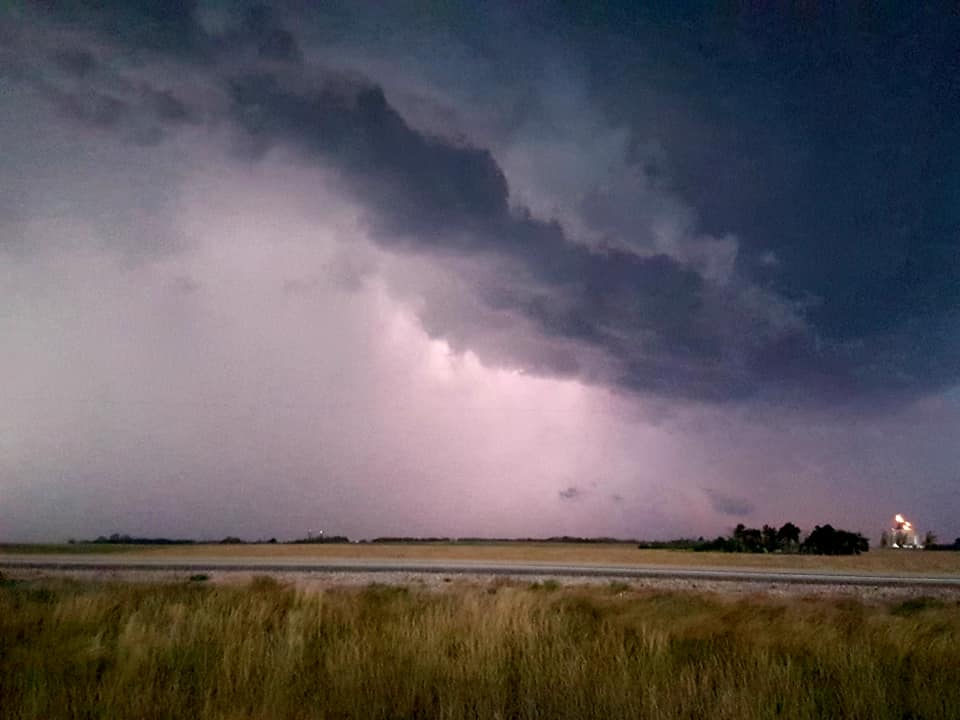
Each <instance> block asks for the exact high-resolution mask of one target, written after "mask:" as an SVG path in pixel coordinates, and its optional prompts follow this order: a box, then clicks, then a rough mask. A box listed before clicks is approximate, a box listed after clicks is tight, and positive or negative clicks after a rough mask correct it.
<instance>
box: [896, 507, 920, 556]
mask: <svg viewBox="0 0 960 720" xmlns="http://www.w3.org/2000/svg"><path fill="white" fill-rule="evenodd" d="M890 547H892V548H908V549H921V548H923V545H922V544H921V543H920V537H919V536H918V535H917V531H916V530H915V529H914V527H913V523H911V522H910V521H909V520H907V519H906V518H905V517H904V516H903V515H901V514H900V513H897V514H896V515H895V516H894V518H893V527H892V528H890Z"/></svg>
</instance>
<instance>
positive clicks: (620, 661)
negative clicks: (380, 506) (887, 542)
mask: <svg viewBox="0 0 960 720" xmlns="http://www.w3.org/2000/svg"><path fill="white" fill-rule="evenodd" d="M957 708H960V604H958V603H957V602H956V601H949V602H947V601H935V600H930V599H927V600H923V599H913V600H909V601H906V602H901V603H899V604H893V605H879V604H876V605H871V604H863V603H860V602H856V601H851V600H846V599H844V600H840V599H835V600H829V599H812V598H811V599H799V598H794V599H791V600H784V599H774V598H770V597H762V596H756V597H751V598H746V599H744V598H740V599H731V598H724V597H720V596H710V595H702V594H693V593H672V594H665V593H651V592H639V591H633V590H630V589H629V588H627V587H626V586H623V585H611V586H609V587H599V588H596V587H595V588H592V589H588V588H584V587H580V588H576V587H574V588H569V587H562V588H560V587H556V586H554V585H552V584H546V585H535V586H529V585H521V584H504V583H493V584H490V585H482V586H452V587H450V588H449V589H447V590H445V591H442V592H438V591H433V592H427V591H422V590H421V591H417V590H409V589H406V588H403V587H389V586H370V587H367V588H363V589H356V588H355V589H349V588H343V589H333V590H327V591H324V592H313V593H304V592H298V591H295V590H293V589H291V588H286V587H283V586H280V585H278V584H277V583H275V582H274V581H271V580H268V579H259V580H255V581H254V582H253V583H252V584H251V585H249V586H241V587H235V586H234V587H228V586H208V585H206V584H204V583H202V582H194V583H181V584H169V585H152V586H145V585H123V584H105V585H98V584H77V583H65V582H63V581H61V582H54V581H42V582H41V581H37V582H35V583H20V584H15V583H12V582H11V581H6V582H5V583H2V587H0V717H3V718H9V719H20V718H24V719H25V718H31V719H32V718H37V719H39V718H101V717H102V718H108V717H109V718H147V719H152V718H203V719H207V718H209V719H213V718H218V719H221V718H222V719H227V718H230V719H239V718H264V719H274V718H277V719H284V718H450V719H455V718H578V719H580V718H628V717H629V718H645V717H647V718H718V719H724V718H729V719H731V720H734V719H736V720H751V719H753V718H774V717H776V718H825V717H830V718H897V719H898V720H902V718H931V719H934V718H951V719H955V718H956V717H957Z"/></svg>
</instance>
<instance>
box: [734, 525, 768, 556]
mask: <svg viewBox="0 0 960 720" xmlns="http://www.w3.org/2000/svg"><path fill="white" fill-rule="evenodd" d="M733 538H734V540H736V541H737V545H738V546H739V548H740V552H763V533H762V532H760V530H758V529H757V528H748V527H746V526H745V525H744V524H743V523H740V524H739V525H737V527H735V528H734V529H733Z"/></svg>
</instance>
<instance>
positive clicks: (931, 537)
mask: <svg viewBox="0 0 960 720" xmlns="http://www.w3.org/2000/svg"><path fill="white" fill-rule="evenodd" d="M936 544H937V534H936V533H935V532H934V531H933V530H927V534H926V535H924V536H923V546H924V547H932V546H934V545H936Z"/></svg>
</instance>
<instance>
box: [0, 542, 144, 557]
mask: <svg viewBox="0 0 960 720" xmlns="http://www.w3.org/2000/svg"><path fill="white" fill-rule="evenodd" d="M143 549H145V546H137V545H110V544H107V543H51V544H41V543H0V555H3V554H4V553H7V554H10V555H100V554H105V553H118V552H123V553H128V552H135V551H138V550H143Z"/></svg>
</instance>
